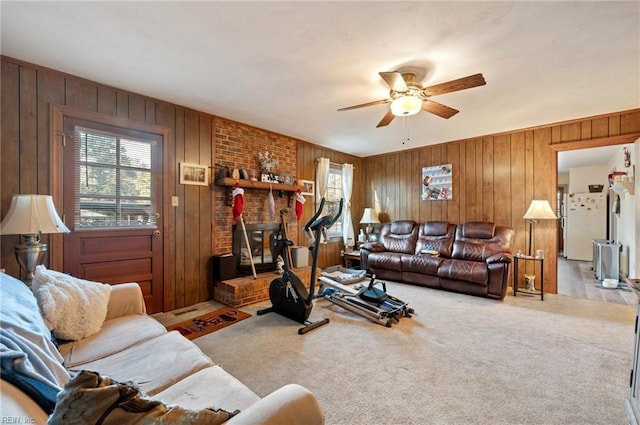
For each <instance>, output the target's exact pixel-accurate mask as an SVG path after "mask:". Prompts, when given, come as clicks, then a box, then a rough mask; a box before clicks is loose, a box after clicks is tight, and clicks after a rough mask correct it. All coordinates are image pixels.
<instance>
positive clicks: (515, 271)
mask: <svg viewBox="0 0 640 425" xmlns="http://www.w3.org/2000/svg"><path fill="white" fill-rule="evenodd" d="M519 261H525V262H526V261H533V262H540V301H544V258H536V257H530V256H524V255H514V256H513V296H514V297H515V296H516V295H518V262H519ZM519 291H520V292H522V293H525V294H530V295H538V292H537V291H536V292H531V291H526V290H522V289H520V290H519Z"/></svg>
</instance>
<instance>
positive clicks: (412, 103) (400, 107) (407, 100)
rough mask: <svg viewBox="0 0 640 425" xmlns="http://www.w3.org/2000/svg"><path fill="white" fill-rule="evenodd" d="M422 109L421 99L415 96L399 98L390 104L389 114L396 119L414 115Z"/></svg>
mask: <svg viewBox="0 0 640 425" xmlns="http://www.w3.org/2000/svg"><path fill="white" fill-rule="evenodd" d="M421 109H422V99H420V98H419V97H415V96H400V97H399V98H397V99H394V101H393V102H391V112H392V113H393V115H395V116H397V117H403V116H404V117H408V116H410V115H415V114H417V113H418V112H420V110H421Z"/></svg>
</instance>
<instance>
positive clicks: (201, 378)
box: [153, 365, 260, 411]
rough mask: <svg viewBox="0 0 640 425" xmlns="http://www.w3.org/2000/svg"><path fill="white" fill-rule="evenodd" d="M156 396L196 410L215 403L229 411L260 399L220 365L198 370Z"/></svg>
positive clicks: (214, 405) (164, 400)
mask: <svg viewBox="0 0 640 425" xmlns="http://www.w3.org/2000/svg"><path fill="white" fill-rule="evenodd" d="M153 398H154V399H157V400H161V401H163V402H165V403H170V404H177V405H179V406H182V407H186V408H188V409H193V410H199V409H204V408H206V407H212V408H214V409H225V410H229V411H233V410H236V409H239V410H241V411H242V410H244V409H246V408H248V407H249V406H251V405H252V404H253V403H255V402H257V401H258V400H260V397H258V396H257V395H256V394H255V393H254V392H253V391H251V390H250V389H249V388H247V387H246V386H245V385H244V384H243V383H242V382H240V381H239V380H238V379H236V378H235V377H233V376H232V375H230V374H229V373H227V372H226V371H225V370H224V369H223V368H222V367H221V366H219V365H218V366H212V367H207V368H204V369H202V370H199V371H198V372H196V373H194V374H193V375H191V376H188V377H186V378H184V379H183V380H182V381H180V382H178V383H176V384H175V385H172V386H170V387H169V388H167V389H166V390H164V391H162V392H159V393H157V394H156V395H154V396H153Z"/></svg>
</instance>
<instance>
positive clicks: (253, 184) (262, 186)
mask: <svg viewBox="0 0 640 425" xmlns="http://www.w3.org/2000/svg"><path fill="white" fill-rule="evenodd" d="M236 184H238V186H240V187H242V188H245V189H257V190H269V189H272V190H274V191H276V192H280V191H282V192H286V193H287V207H291V197H292V196H293V194H294V193H295V192H297V191H298V186H296V185H294V184H282V183H268V182H258V181H252V180H244V179H232V178H229V177H225V178H221V179H216V186H221V187H226V188H227V205H228V206H231V204H232V202H233V196H232V195H231V192H232V189H233V188H234V187H236Z"/></svg>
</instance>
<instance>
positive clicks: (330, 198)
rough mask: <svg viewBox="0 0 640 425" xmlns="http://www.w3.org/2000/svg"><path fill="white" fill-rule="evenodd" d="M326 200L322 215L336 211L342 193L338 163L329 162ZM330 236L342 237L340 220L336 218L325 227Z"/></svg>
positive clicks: (340, 172)
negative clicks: (330, 224)
mask: <svg viewBox="0 0 640 425" xmlns="http://www.w3.org/2000/svg"><path fill="white" fill-rule="evenodd" d="M325 197H326V199H327V200H326V202H325V207H324V211H323V212H322V215H328V214H330V215H331V216H333V215H335V214H336V213H337V212H338V208H339V207H340V199H342V198H343V195H342V169H341V168H340V166H339V165H334V164H331V165H330V167H329V179H328V181H327V192H326V195H325ZM327 235H328V236H329V237H330V238H342V220H337V221H336V222H335V224H334V225H333V226H331V228H330V229H327Z"/></svg>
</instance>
